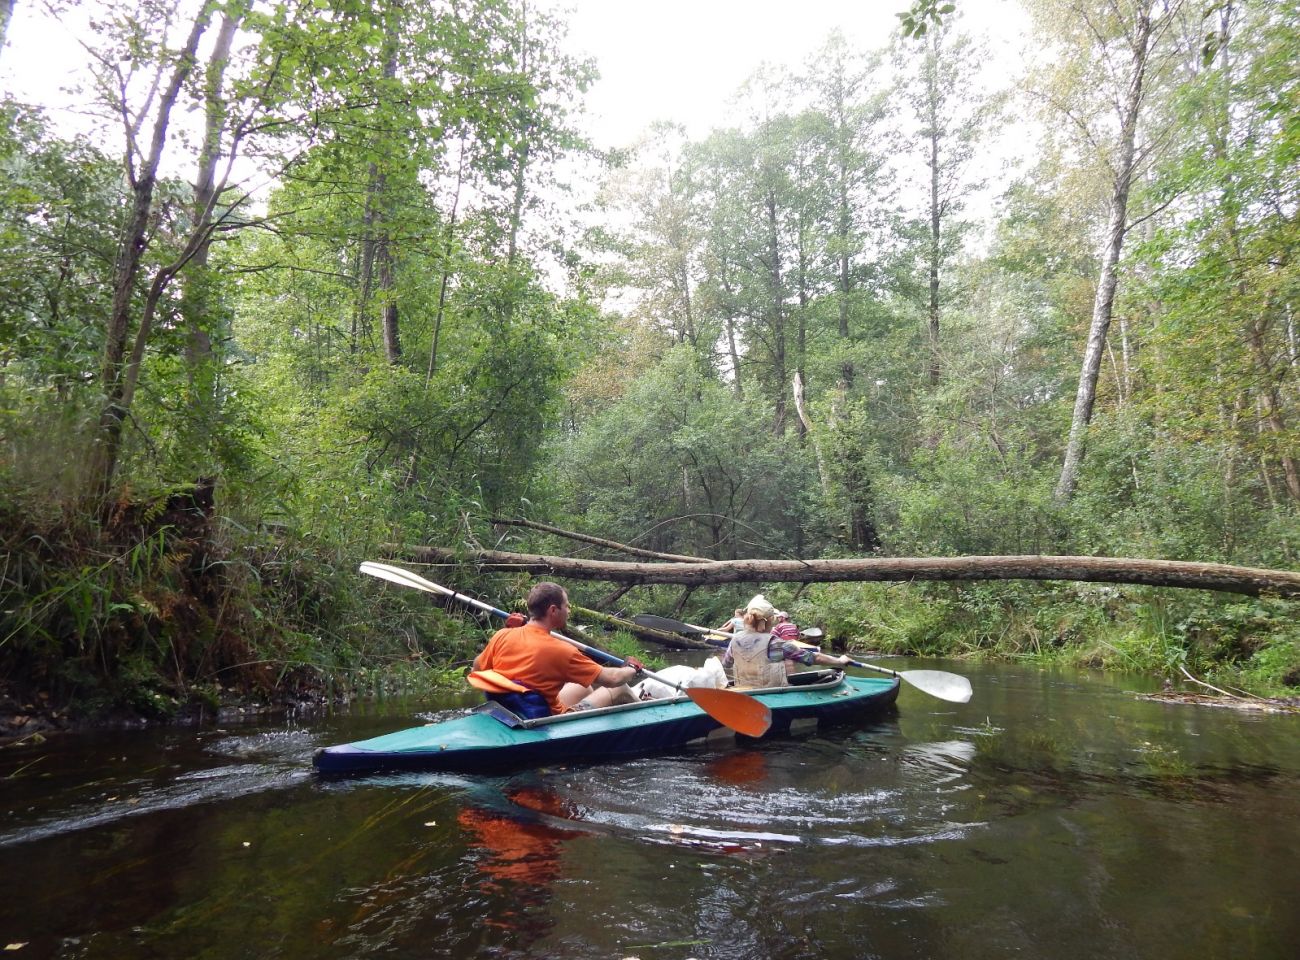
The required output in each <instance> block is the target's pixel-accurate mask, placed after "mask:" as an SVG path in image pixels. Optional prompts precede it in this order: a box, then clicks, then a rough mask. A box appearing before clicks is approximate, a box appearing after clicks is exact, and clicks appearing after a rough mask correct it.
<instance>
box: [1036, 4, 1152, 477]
mask: <svg viewBox="0 0 1300 960" xmlns="http://www.w3.org/2000/svg"><path fill="white" fill-rule="evenodd" d="M1137 18H1138V19H1137V24H1136V27H1137V32H1136V34H1135V35H1134V39H1133V44H1132V51H1133V72H1132V76H1131V77H1130V78H1129V84H1128V90H1127V91H1126V96H1125V98H1124V102H1123V104H1122V107H1121V111H1120V131H1119V142H1118V144H1117V147H1118V149H1117V151H1116V153H1117V157H1116V159H1117V162H1116V164H1115V167H1114V168H1113V170H1112V173H1113V175H1114V182H1113V185H1112V190H1111V196H1110V217H1109V223H1108V226H1107V230H1106V245H1105V248H1104V249H1103V250H1102V257H1101V272H1100V274H1099V276H1098V280H1097V294H1096V297H1095V298H1094V300H1093V306H1092V325H1091V326H1090V328H1089V330H1088V344H1087V347H1086V348H1085V349H1084V353H1083V366H1082V368H1081V369H1080V371H1079V388H1078V392H1077V393H1076V394H1075V400H1074V414H1073V416H1072V417H1071V420H1070V438H1069V441H1068V442H1067V444H1066V448H1065V460H1064V462H1063V463H1062V465H1061V476H1060V479H1059V480H1058V481H1057V484H1056V491H1055V499H1056V500H1057V502H1059V503H1063V502H1065V501H1067V500H1069V499H1070V498H1071V497H1072V496H1074V491H1075V489H1076V487H1078V484H1079V468H1080V465H1081V464H1082V462H1083V454H1084V447H1085V444H1086V441H1087V432H1088V425H1089V424H1090V423H1091V422H1092V411H1093V405H1094V403H1095V402H1096V396H1097V376H1098V374H1099V373H1100V371H1101V357H1102V352H1103V351H1104V350H1105V347H1106V335H1107V333H1108V332H1109V330H1110V321H1111V316H1112V313H1113V311H1114V306H1115V293H1116V290H1117V289H1118V287H1119V261H1120V255H1121V254H1122V253H1123V250H1124V238H1125V235H1126V234H1127V232H1128V198H1129V191H1130V189H1131V188H1132V184H1133V173H1134V170H1135V167H1136V147H1135V145H1136V140H1137V125H1138V113H1139V112H1140V110H1141V108H1142V86H1143V81H1144V79H1145V77H1146V69H1147V62H1148V59H1149V57H1150V53H1151V16H1150V12H1149V11H1148V10H1147V9H1146V8H1145V7H1143V8H1140V9H1139V10H1138V13H1137Z"/></svg>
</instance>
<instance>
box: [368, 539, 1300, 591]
mask: <svg viewBox="0 0 1300 960" xmlns="http://www.w3.org/2000/svg"><path fill="white" fill-rule="evenodd" d="M380 549H381V550H383V551H384V552H386V553H388V554H390V555H392V556H395V557H401V558H404V559H407V560H409V561H414V562H417V563H434V564H469V565H472V566H473V568H474V570H475V571H477V572H484V571H510V572H513V573H531V574H539V575H545V576H561V577H570V578H573V579H578V580H608V581H611V582H615V583H638V584H641V583H680V584H683V585H687V586H703V585H709V586H715V585H718V584H726V583H746V582H748V583H832V582H845V581H854V582H884V581H896V582H907V581H912V580H938V581H958V580H961V581H964V580H1079V581H1083V582H1087V583H1133V584H1142V585H1145V586H1152V587H1181V588H1185V589H1192V590H1221V591H1224V592H1226V593H1240V594H1245V595H1247V596H1261V595H1269V596H1277V597H1284V598H1294V597H1300V573H1296V572H1292V571H1289V570H1265V569H1261V568H1257V567H1234V566H1230V565H1228V564H1223V563H1188V562H1185V561H1181V560H1140V559H1132V558H1124V557H1045V556H1014V557H885V558H872V559H856V558H855V559H847V560H711V561H707V562H703V563H632V562H626V561H610V560H581V559H575V558H572V557H554V556H541V555H537V554H522V553H503V552H500V551H496V550H477V551H471V552H468V553H467V552H465V551H457V550H444V549H442V548H440V547H423V546H414V545H411V546H403V545H401V544H392V543H390V544H381V545H380Z"/></svg>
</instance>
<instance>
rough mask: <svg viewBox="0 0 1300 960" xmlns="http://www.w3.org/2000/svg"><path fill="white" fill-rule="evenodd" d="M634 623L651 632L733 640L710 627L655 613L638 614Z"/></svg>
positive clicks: (634, 618) (633, 619)
mask: <svg viewBox="0 0 1300 960" xmlns="http://www.w3.org/2000/svg"><path fill="white" fill-rule="evenodd" d="M632 622H633V623H635V624H636V625H637V626H639V627H649V628H650V629H651V630H666V631H668V632H669V633H683V634H686V635H688V636H689V635H692V634H695V635H700V636H706V637H713V638H716V639H720V640H730V639H731V635H730V634H726V633H722V632H721V631H718V630H710V629H709V628H708V627H701V626H698V625H697V624H694V623H686V622H685V621H682V620H674V619H672V618H671V617H657V616H655V615H654V614H653V613H638V614H637V615H636V616H634V617H633V618H632Z"/></svg>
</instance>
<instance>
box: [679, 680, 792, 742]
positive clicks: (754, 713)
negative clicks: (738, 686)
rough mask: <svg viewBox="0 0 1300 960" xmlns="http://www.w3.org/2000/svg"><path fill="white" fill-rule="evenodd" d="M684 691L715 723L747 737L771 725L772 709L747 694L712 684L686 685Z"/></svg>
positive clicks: (765, 729) (759, 735)
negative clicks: (719, 687)
mask: <svg viewBox="0 0 1300 960" xmlns="http://www.w3.org/2000/svg"><path fill="white" fill-rule="evenodd" d="M686 695H687V696H688V697H690V698H691V699H692V700H693V701H695V705H696V706H698V707H699V708H700V709H701V710H703V711H704V712H705V713H707V714H708V715H709V716H711V717H712V718H713V719H714V720H716V721H718V723H720V724H722V725H723V726H724V727H730V728H731V729H732V730H735V731H736V732H737V733H743V734H744V735H745V736H747V737H761V736H762V735H763V734H765V733H767V728H768V727H770V726H771V725H772V711H771V710H769V709H768V708H767V706H766V705H765V704H763V703H762V702H761V701H759V700H755V699H754V698H753V697H750V696H747V695H746V694H743V693H736V692H735V691H734V690H714V689H713V688H711V687H687V688H686Z"/></svg>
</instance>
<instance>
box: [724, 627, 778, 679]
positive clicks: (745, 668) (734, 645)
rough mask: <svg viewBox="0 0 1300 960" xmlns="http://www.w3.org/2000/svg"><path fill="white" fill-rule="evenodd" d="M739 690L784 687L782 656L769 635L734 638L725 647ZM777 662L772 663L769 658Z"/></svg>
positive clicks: (748, 635)
mask: <svg viewBox="0 0 1300 960" xmlns="http://www.w3.org/2000/svg"><path fill="white" fill-rule="evenodd" d="M728 650H729V651H730V653H731V661H732V668H733V672H734V676H735V680H736V686H738V687H784V686H785V685H786V679H785V656H784V654H783V653H782V650H781V644H780V642H777V643H776V645H775V649H774V648H773V644H772V635H771V634H770V633H750V632H745V633H741V634H738V635H737V636H735V637H733V638H732V640H731V644H730V645H729V646H728ZM773 653H775V654H776V659H775V660H773V659H772V654H773Z"/></svg>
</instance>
